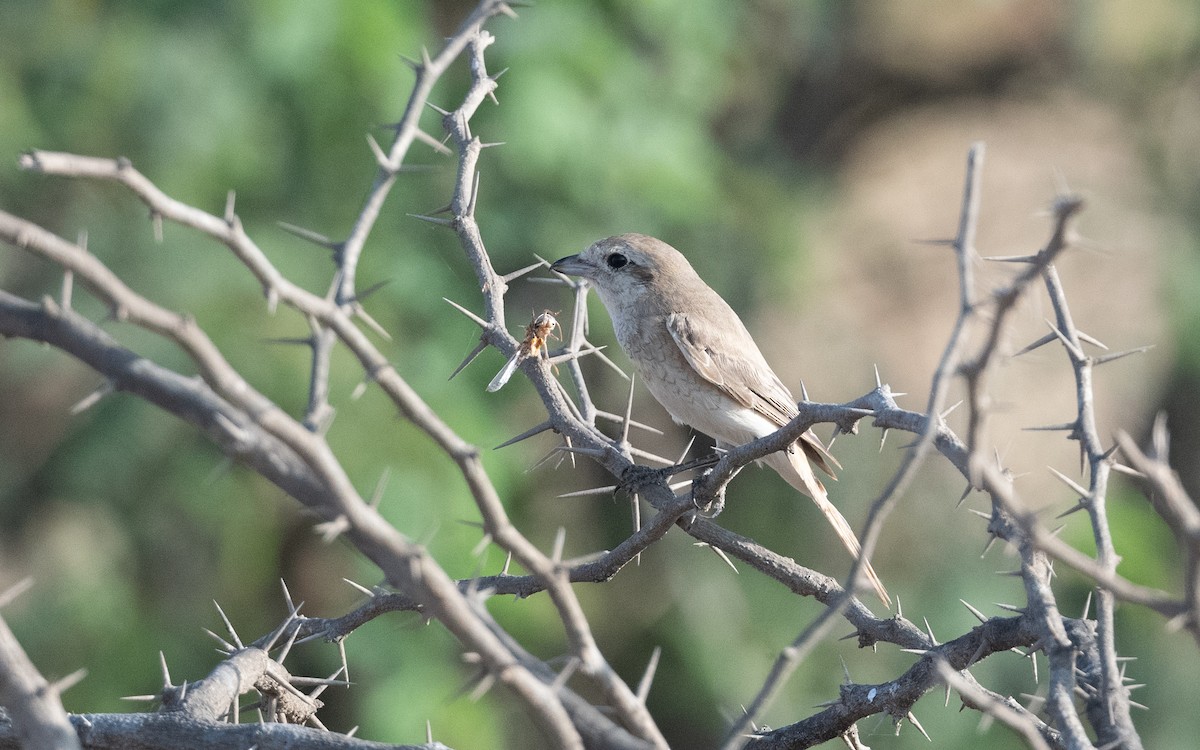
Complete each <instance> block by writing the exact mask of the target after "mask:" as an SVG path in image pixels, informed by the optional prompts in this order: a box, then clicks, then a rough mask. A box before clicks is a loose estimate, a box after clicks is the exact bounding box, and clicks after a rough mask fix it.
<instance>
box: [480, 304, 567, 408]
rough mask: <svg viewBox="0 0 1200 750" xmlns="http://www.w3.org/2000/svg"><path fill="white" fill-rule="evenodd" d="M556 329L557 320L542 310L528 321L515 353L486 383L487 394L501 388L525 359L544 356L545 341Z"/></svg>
mask: <svg viewBox="0 0 1200 750" xmlns="http://www.w3.org/2000/svg"><path fill="white" fill-rule="evenodd" d="M556 328H558V320H557V319H555V317H554V314H553V313H552V312H550V311H549V310H543V311H542V312H541V313H540V314H539V315H537V316H536V317H534V319H533V320H531V321H529V325H527V326H525V338H524V340H522V341H521V343H520V345H519V346H517V351H516V352H514V353H513V355H512V356H511V357H509V358H508V361H507V362H505V363H504V367H502V368H500V372H498V373H496V377H494V378H492V382H490V383H488V387H487V389H488V393H494V392H496V391H498V390H500V389H501V388H503V387H504V384H505V383H507V382H508V379H509V378H511V377H512V374H513V373H514V372H516V370H517V366H518V365H520V364H521V363H522V362H524V361H525V358H526V357H538V356H543V357H544V356H546V350H547V347H546V340H547V339H549V338H550V337H551V336H553V335H554V330H555V329H556Z"/></svg>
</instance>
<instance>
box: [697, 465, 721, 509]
mask: <svg viewBox="0 0 1200 750" xmlns="http://www.w3.org/2000/svg"><path fill="white" fill-rule="evenodd" d="M710 474H712V469H706V470H704V471H702V472H701V473H700V475H699V476H697V477H696V478H695V479H694V480H692V505H695V506H696V513H697V514H698V515H700V516H701V517H703V518H716V517H717V516H719V515H721V511H723V510H725V487H724V486H722V487H721V488H720V489H719V490H717V492H716V493H715V494H714V495H713V496H712V498H711V499H709V500H708V502H705V503H703V504H701V503H700V502H699V501H698V500H697V499H696V497H697V495H698V494H699V495H703V494H705V493H704V492H703V489H704V487H705V486H706V485H707V484H708V482H707V480H708V477H709V475H710Z"/></svg>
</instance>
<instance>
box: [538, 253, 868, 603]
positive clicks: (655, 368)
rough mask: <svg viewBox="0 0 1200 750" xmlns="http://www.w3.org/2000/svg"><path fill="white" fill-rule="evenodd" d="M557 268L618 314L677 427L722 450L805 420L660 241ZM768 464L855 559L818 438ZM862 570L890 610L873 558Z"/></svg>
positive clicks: (621, 335) (679, 257) (718, 303)
mask: <svg viewBox="0 0 1200 750" xmlns="http://www.w3.org/2000/svg"><path fill="white" fill-rule="evenodd" d="M551 269H553V270H555V271H558V272H559V273H563V274H568V275H572V276H580V277H582V278H585V279H587V280H588V281H589V282H591V284H592V286H593V287H594V288H595V289H596V292H597V293H598V294H599V295H600V301H601V302H603V303H604V307H605V308H606V309H607V310H608V314H609V315H610V316H611V317H612V321H613V328H614V330H615V331H616V335H617V342H618V343H620V345H621V348H622V349H624V350H625V353H626V354H628V355H629V358H630V359H631V360H633V363H634V365H635V366H636V367H637V369H638V372H639V373H640V374H641V376H642V382H643V383H645V384H646V387H647V388H648V389H649V390H650V393H651V394H652V395H653V396H654V398H655V399H657V400H658V402H659V403H660V404H662V405H663V407H664V408H665V409H666V410H667V412H668V413H669V414H670V415H671V418H672V419H673V420H674V421H675V422H676V423H678V424H684V425H688V426H690V427H692V428H694V429H696V430H699V431H700V432H703V433H705V434H707V435H709V436H711V437H712V438H714V439H715V440H716V441H717V445H718V446H735V445H742V444H743V443H748V442H750V441H751V440H755V439H757V438H760V437H764V436H766V435H769V434H771V433H772V432H775V431H776V430H778V429H779V428H780V427H782V426H783V425H785V424H787V423H788V422H789V421H791V419H792V418H793V417H795V416H796V414H797V413H798V410H797V408H796V402H795V400H794V399H793V398H792V394H791V392H790V391H789V390H788V389H787V386H785V385H784V384H783V382H782V381H780V380H779V377H778V376H777V375H775V373H774V371H772V370H771V366H770V365H768V364H767V360H766V359H765V358H764V357H763V355H762V352H760V351H759V350H758V346H757V345H756V344H755V343H754V338H753V337H752V336H751V335H750V332H749V331H748V330H746V326H745V325H744V324H743V323H742V321H741V318H739V317H738V316H737V313H735V312H734V311H733V308H731V307H730V306H729V305H728V304H727V303H726V302H725V300H723V299H721V296H720V295H719V294H717V293H716V292H715V291H713V290H712V288H710V287H709V286H708V285H707V284H705V283H704V281H703V280H702V279H701V278H700V276H699V275H698V274H697V273H696V271H695V270H694V269H693V268H692V265H691V264H690V263H688V261H687V258H685V257H684V256H683V254H682V253H680V252H679V251H678V250H676V249H675V248H673V247H671V246H670V245H668V244H667V243H665V242H663V241H662V240H658V239H655V238H653V237H648V236H646V235H643V234H622V235H617V236H616V237H609V238H607V239H603V240H600V241H599V242H596V243H595V244H593V245H592V246H591V247H589V248H588V249H587V250H584V251H583V252H582V253H580V254H578V255H571V256H568V257H566V258H561V259H559V260H557V261H555V262H554V264H553V265H551ZM797 448H799V450H797ZM763 461H765V462H766V464H767V465H768V466H770V467H771V468H772V469H774V470H775V471H776V472H777V473H778V474H779V475H780V476H781V477H783V478H784V479H785V480H787V482H788V484H790V485H792V486H793V487H795V488H796V489H797V490H799V491H800V492H803V493H804V494H806V495H808V496H809V497H811V498H812V499H813V502H815V503H816V505H817V508H819V509H820V511H821V513H823V514H824V515H825V518H826V519H827V520H828V521H829V523H830V525H832V526H833V530H834V532H835V533H836V534H837V536H838V539H840V540H841V542H842V544H844V545H845V546H846V549H847V550H849V551H850V554H852V555H854V556H855V557H858V556H859V553H860V547H859V543H858V538H857V537H856V536H855V535H854V530H853V529H852V528H851V527H850V524H849V523H847V521H846V519H845V517H844V516H843V515H842V514H841V512H840V511H838V509H837V508H836V507H834V505H833V503H831V502H830V501H829V495H828V494H827V493H826V491H825V487H824V485H822V484H821V481H820V480H819V479H817V477H816V476H815V475H814V474H813V469H812V466H811V465H810V464H809V461H811V462H812V463H813V464H816V465H817V466H819V467H820V468H821V470H822V471H824V472H825V473H827V474H829V476H831V477H832V476H833V469H832V468H831V467H830V465H829V464H830V462H833V463H834V464H835V465H836V464H837V461H836V460H835V459H834V458H833V457H832V456H831V455H830V454H829V453H828V452H826V450H825V446H823V445H822V444H821V441H820V440H819V439H818V438H817V436H816V435H814V434H813V433H812V431H811V430H810V431H808V432H806V433H804V435H802V436H801V437H800V439H799V440H797V441H796V443H794V444H792V445H791V446H790V447H789V448H788V449H786V450H783V451H779V452H776V453H772V454H770V455H768V456H766V457H765V458H764V459H763ZM839 468H840V467H839ZM864 572H865V573H866V575H867V578H868V579H869V580H870V582H871V585H872V586H873V587H874V588H875V591H876V592H877V593H878V594H879V598H880V599H881V600H882V601H883V602H884V604H886V605H887V606H888V607H889V608H890V607H891V600H890V598H889V597H888V594H887V591H886V590H885V589H884V587H883V583H882V582H881V581H880V580H879V576H878V575H877V574H876V573H875V570H874V568H872V567H871V563H870V562H869V561H864Z"/></svg>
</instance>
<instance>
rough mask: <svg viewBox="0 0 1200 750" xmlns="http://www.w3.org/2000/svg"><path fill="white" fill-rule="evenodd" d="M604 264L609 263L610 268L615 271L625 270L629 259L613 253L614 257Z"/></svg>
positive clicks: (610, 257) (609, 257)
mask: <svg viewBox="0 0 1200 750" xmlns="http://www.w3.org/2000/svg"><path fill="white" fill-rule="evenodd" d="M604 262H606V263H608V267H609V268H611V269H613V270H614V271H615V270H617V269H618V268H623V267H624V266H625V264H626V263H628V262H629V258H626V257H625V256H624V255H621V254H620V253H613V254H612V255H610V256H608V257H607V258H605V259H604Z"/></svg>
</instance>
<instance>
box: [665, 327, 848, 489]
mask: <svg viewBox="0 0 1200 750" xmlns="http://www.w3.org/2000/svg"><path fill="white" fill-rule="evenodd" d="M734 321H735V324H734V325H736V328H734V329H733V330H728V329H727V328H722V327H718V326H715V325H713V324H712V323H710V322H709V321H707V320H704V319H703V318H696V317H693V316H690V315H687V314H686V313H671V314H670V315H668V316H667V330H668V331H670V332H671V338H672V339H674V340H675V344H676V345H677V346H678V347H679V350H680V351H681V352H683V356H684V359H686V360H687V362H688V364H690V365H691V366H692V369H694V370H695V371H696V372H697V373H699V374H700V376H701V377H703V378H704V379H705V380H707V381H708V382H710V383H712V384H713V385H715V386H717V387H718V388H720V389H721V391H722V392H724V393H725V394H726V395H728V396H729V397H730V398H732V399H733V400H734V401H736V402H738V403H739V404H741V405H742V406H745V407H746V408H748V409H753V410H754V411H756V412H758V413H759V414H762V415H763V416H764V417H766V418H767V419H769V420H771V421H772V422H773V423H774V424H776V425H778V426H780V427H782V426H784V425H785V424H787V423H788V422H790V421H791V420H792V419H793V418H794V417H795V416H796V414H797V413H798V412H797V410H796V403H795V401H794V400H793V399H792V394H791V392H790V391H788V389H787V386H785V385H784V384H783V382H782V381H780V379H779V377H778V376H777V375H776V374H775V372H774V371H773V370H771V367H770V365H768V364H767V362H766V360H765V359H764V358H763V356H762V353H761V352H759V351H758V347H757V346H755V344H754V341H753V339H752V338H751V337H750V334H749V333H748V332H747V331H746V330H745V328H744V327H742V326H741V322H740V321H737V318H736V317H735V318H734ZM739 333H740V334H741V335H740V336H739V335H737V334H739ZM746 342H749V347H747V346H746ZM799 442H800V446H801V448H802V449H803V450H804V453H805V454H806V455H807V456H808V458H809V459H810V460H811V461H812V462H813V463H814V464H816V465H817V466H819V467H820V468H821V470H822V471H824V472H825V473H826V474H828V475H830V476H833V469H832V468H831V467H830V466H829V462H830V461H832V462H833V463H834V464H835V465H837V460H836V459H834V458H833V456H831V455H829V453H828V452H827V451H826V450H825V446H823V445H822V444H821V441H820V440H819V439H818V438H817V437H816V435H813V434H812V432H806V433H805V434H804V435H802V436H801V438H800V441H799Z"/></svg>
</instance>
